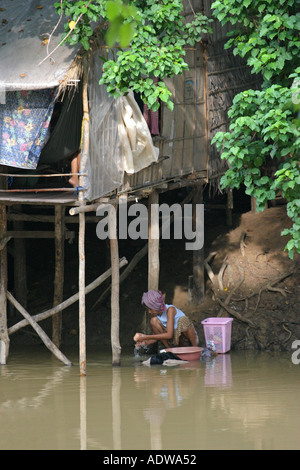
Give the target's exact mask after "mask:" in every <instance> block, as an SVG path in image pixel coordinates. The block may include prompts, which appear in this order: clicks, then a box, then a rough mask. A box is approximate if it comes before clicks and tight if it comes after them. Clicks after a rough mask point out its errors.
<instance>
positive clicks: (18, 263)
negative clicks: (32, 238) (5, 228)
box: [13, 205, 27, 308]
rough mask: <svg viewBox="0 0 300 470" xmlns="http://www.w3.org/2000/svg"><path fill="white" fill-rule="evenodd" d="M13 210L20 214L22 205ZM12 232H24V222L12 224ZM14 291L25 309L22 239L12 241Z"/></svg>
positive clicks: (25, 286)
mask: <svg viewBox="0 0 300 470" xmlns="http://www.w3.org/2000/svg"><path fill="white" fill-rule="evenodd" d="M15 209H16V210H17V211H18V213H19V214H21V213H22V205H17V207H15ZM13 228H14V231H21V230H24V222H23V221H22V220H16V221H14V222H13ZM14 291H15V296H16V299H17V300H18V302H20V304H21V305H23V306H24V307H25V308H26V306H27V278H26V241H25V239H24V238H15V239H14Z"/></svg>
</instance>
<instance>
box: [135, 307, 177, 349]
mask: <svg viewBox="0 0 300 470" xmlns="http://www.w3.org/2000/svg"><path fill="white" fill-rule="evenodd" d="M175 315H176V309H175V308H174V307H169V308H168V310H167V331H166V332H164V333H155V334H152V335H144V334H143V333H136V334H135V335H134V337H133V340H134V341H136V342H139V343H143V342H148V340H150V341H151V343H152V342H155V341H159V340H168V339H172V338H173V335H174V317H175ZM151 343H148V344H151Z"/></svg>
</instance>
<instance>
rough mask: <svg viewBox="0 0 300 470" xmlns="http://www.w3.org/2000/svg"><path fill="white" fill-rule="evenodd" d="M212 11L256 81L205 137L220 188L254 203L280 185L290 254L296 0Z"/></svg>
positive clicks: (221, 0) (296, 201)
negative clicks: (220, 171) (224, 125)
mask: <svg viewBox="0 0 300 470" xmlns="http://www.w3.org/2000/svg"><path fill="white" fill-rule="evenodd" d="M212 9H213V13H214V15H215V16H216V17H217V18H218V19H219V21H221V23H223V24H225V23H227V22H231V23H232V24H233V25H236V26H237V29H236V30H234V31H232V32H231V33H230V39H229V40H228V42H227V44H226V45H225V48H230V47H232V48H233V53H234V54H238V55H240V56H241V57H244V58H245V59H246V61H247V64H248V65H249V66H250V67H251V69H252V73H260V74H261V76H262V79H263V83H262V86H261V89H259V90H252V89H250V90H246V91H243V92H241V93H239V94H238V95H236V96H235V98H234V100H233V105H232V107H231V108H230V110H229V112H228V116H229V118H230V127H229V131H228V132H218V133H217V134H216V135H215V137H214V139H213V141H212V142H213V143H215V144H216V146H217V149H218V150H219V151H220V152H221V158H223V159H225V160H226V161H227V162H228V166H229V168H228V170H227V171H226V173H225V175H224V176H223V177H222V179H221V185H222V187H223V188H225V187H228V186H229V187H232V188H239V187H240V186H241V185H242V184H244V185H245V187H246V193H247V194H249V195H250V196H253V197H254V198H255V199H256V202H257V211H261V210H263V209H264V207H265V204H266V203H267V202H268V200H272V199H274V198H275V197H276V194H278V193H279V192H281V194H282V196H283V197H284V198H285V199H286V200H287V213H288V216H289V217H290V218H291V219H292V221H293V225H292V227H291V228H290V229H285V230H284V231H283V232H282V235H289V236H290V239H289V241H288V243H287V245H286V249H287V250H288V253H289V256H290V258H293V255H294V251H295V250H297V251H298V252H299V253H300V162H299V143H300V142H299V141H300V138H299V137H300V135H299V122H300V121H299V110H300V107H299V103H300V99H299V98H300V96H299V92H300V86H299V85H300V66H299V65H300V63H299V44H300V41H299V25H300V15H299V13H297V11H298V10H299V0H296V1H294V0H243V1H242V0H217V1H215V2H214V3H213V5H212Z"/></svg>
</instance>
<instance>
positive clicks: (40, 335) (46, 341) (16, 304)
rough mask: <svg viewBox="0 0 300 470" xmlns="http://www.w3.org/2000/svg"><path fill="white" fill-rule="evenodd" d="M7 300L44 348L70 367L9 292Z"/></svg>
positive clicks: (64, 357) (67, 361)
mask: <svg viewBox="0 0 300 470" xmlns="http://www.w3.org/2000/svg"><path fill="white" fill-rule="evenodd" d="M7 298H8V300H9V301H10V302H11V303H12V304H13V306H14V307H15V308H16V309H17V310H18V311H19V312H20V313H21V315H23V317H24V318H26V320H27V321H28V323H30V325H31V326H32V328H33V329H34V330H35V331H36V333H37V334H38V335H39V337H40V338H41V340H42V341H43V343H44V344H45V346H46V347H47V348H48V349H49V350H50V351H51V352H52V353H53V354H54V355H55V356H56V357H57V359H59V360H60V361H62V362H63V363H64V364H65V365H66V366H71V365H72V363H71V362H70V361H69V359H67V358H66V356H65V355H64V354H63V353H62V352H61V351H60V350H59V349H58V348H57V347H56V346H55V344H54V343H52V341H51V339H50V338H49V337H48V336H47V335H46V333H45V332H44V331H43V330H42V328H41V327H40V325H38V323H37V322H36V321H35V320H34V319H33V318H32V317H31V315H30V314H29V313H28V312H27V311H26V310H25V308H24V307H22V305H21V304H19V302H18V301H17V300H16V299H15V298H14V297H13V296H12V295H11V293H10V292H7Z"/></svg>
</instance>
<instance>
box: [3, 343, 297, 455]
mask: <svg viewBox="0 0 300 470" xmlns="http://www.w3.org/2000/svg"><path fill="white" fill-rule="evenodd" d="M63 352H64V353H65V354H66V356H67V357H68V358H69V359H70V360H72V362H73V364H74V365H73V366H72V367H68V366H64V365H63V364H61V363H60V362H58V361H57V359H55V358H54V357H53V356H52V355H51V353H50V352H49V351H48V350H47V349H45V348H44V347H43V346H39V347H33V348H28V347H25V346H24V347H23V348H22V350H14V349H13V348H11V351H10V355H9V358H8V361H7V365H5V366H0V424H1V425H0V449H1V450H8V449H9V450H22V449H26V450H38V449H43V450H56V449H58V450H80V449H82V450H85V449H88V450H89V449H95V450H105V451H107V450H140V449H143V450H153V451H154V450H156V451H157V450H170V449H173V450H213V449H228V450H231V449H234V450H236V449H244V450H247V449H250V450H252V449H253V450H259V449H269V450H278V449H285V450H286V449H300V432H299V430H300V364H299V365H294V364H293V363H292V360H291V354H287V353H276V354H275V353H266V352H264V353H262V352H235V351H231V352H229V353H227V354H226V355H219V356H218V357H217V358H215V359H214V360H206V361H205V362H201V361H200V360H199V361H194V362H190V363H184V364H181V365H179V366H178V365H177V366H160V365H155V366H147V365H144V364H142V361H143V360H145V359H147V358H135V357H134V354H133V351H127V352H123V351H122V362H121V366H120V367H112V365H111V353H110V351H102V350H93V351H88V353H87V375H86V377H80V374H79V366H78V351H77V350H71V351H63Z"/></svg>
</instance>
